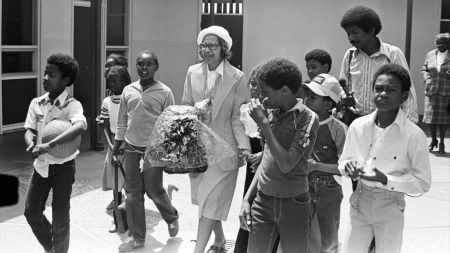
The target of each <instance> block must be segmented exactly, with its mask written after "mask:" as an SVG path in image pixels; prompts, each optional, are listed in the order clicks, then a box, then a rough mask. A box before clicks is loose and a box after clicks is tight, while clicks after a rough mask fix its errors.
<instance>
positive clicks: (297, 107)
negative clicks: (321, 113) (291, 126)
mask: <svg viewBox="0 0 450 253" xmlns="http://www.w3.org/2000/svg"><path fill="white" fill-rule="evenodd" d="M305 108H306V105H304V104H303V100H302V99H300V98H297V104H295V105H294V107H292V108H291V109H290V110H289V111H287V112H286V113H288V112H293V111H297V110H298V111H299V112H302V111H303V110H305ZM272 111H273V112H274V113H276V114H278V115H279V114H280V108H277V109H273V110H272Z"/></svg>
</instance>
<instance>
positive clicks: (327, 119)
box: [319, 116, 333, 126]
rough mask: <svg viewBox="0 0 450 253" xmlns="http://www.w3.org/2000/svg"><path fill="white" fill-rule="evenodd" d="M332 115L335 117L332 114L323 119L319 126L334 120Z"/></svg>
mask: <svg viewBox="0 0 450 253" xmlns="http://www.w3.org/2000/svg"><path fill="white" fill-rule="evenodd" d="M331 117H333V116H330V117H328V118H326V119H324V120H322V121H319V126H321V125H326V124H328V122H330V121H331V120H332V118H331Z"/></svg>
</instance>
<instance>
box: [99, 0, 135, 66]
mask: <svg viewBox="0 0 450 253" xmlns="http://www.w3.org/2000/svg"><path fill="white" fill-rule="evenodd" d="M129 2H130V1H129V0H108V2H107V14H106V57H108V55H110V54H112V53H118V54H121V55H123V56H125V57H126V58H127V59H128V62H129V60H130V59H129V45H130V42H129V38H130V36H129V32H128V31H129V30H130V28H129V25H130V18H129V17H130V15H129V13H130V11H129V9H130V6H129V5H130V3H129ZM105 60H106V59H105Z"/></svg>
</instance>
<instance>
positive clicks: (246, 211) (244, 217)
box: [239, 199, 252, 231]
mask: <svg viewBox="0 0 450 253" xmlns="http://www.w3.org/2000/svg"><path fill="white" fill-rule="evenodd" d="M239 221H240V223H241V228H242V229H244V230H247V231H250V225H251V224H252V218H251V215H250V204H249V203H248V201H247V200H245V199H244V200H242V205H241V210H240V211H239Z"/></svg>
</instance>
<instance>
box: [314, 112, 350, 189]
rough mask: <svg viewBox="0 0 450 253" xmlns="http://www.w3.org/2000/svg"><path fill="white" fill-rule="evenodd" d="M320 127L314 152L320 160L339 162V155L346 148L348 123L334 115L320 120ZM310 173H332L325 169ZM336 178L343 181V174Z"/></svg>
mask: <svg viewBox="0 0 450 253" xmlns="http://www.w3.org/2000/svg"><path fill="white" fill-rule="evenodd" d="M319 125H320V128H319V133H318V134H317V139H316V144H315V145H314V148H313V152H314V154H316V157H317V158H318V159H319V161H318V162H321V163H326V164H338V160H339V157H340V156H341V154H342V151H343V150H344V144H345V136H346V134H347V125H345V124H344V123H342V122H341V121H339V120H338V119H336V118H335V117H333V116H330V117H328V119H326V120H323V121H320V122H319ZM310 174H313V175H317V176H324V175H331V174H330V173H327V172H324V171H313V172H311V173H310ZM334 179H335V180H336V181H337V182H338V183H341V182H342V177H341V175H335V176H334Z"/></svg>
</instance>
